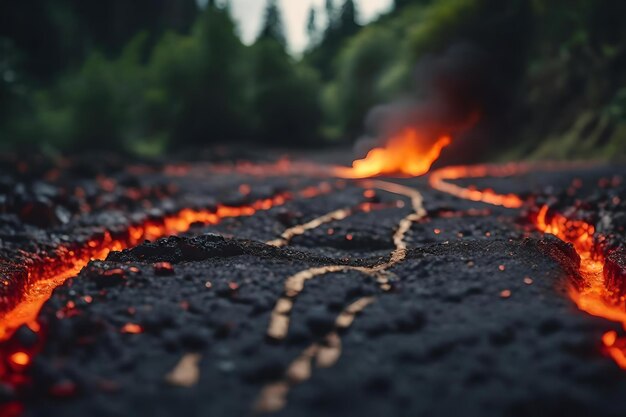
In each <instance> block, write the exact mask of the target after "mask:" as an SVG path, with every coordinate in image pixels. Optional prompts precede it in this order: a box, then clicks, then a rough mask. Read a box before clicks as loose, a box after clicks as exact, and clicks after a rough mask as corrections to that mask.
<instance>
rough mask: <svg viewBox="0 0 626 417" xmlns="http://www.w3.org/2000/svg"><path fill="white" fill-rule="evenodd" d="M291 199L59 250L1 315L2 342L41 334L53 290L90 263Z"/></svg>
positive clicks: (312, 192) (152, 223)
mask: <svg viewBox="0 0 626 417" xmlns="http://www.w3.org/2000/svg"><path fill="white" fill-rule="evenodd" d="M331 190H332V187H331V186H330V184H328V183H327V182H322V183H321V184H320V185H319V186H317V187H307V188H306V189H304V190H302V191H300V192H299V193H298V195H299V196H301V197H304V198H311V197H314V196H317V195H321V194H324V193H328V192H330V191H331ZM291 197H292V196H291V194H290V193H282V194H278V195H276V196H274V197H271V198H265V199H261V200H257V201H254V202H252V203H251V204H249V205H245V206H240V207H233V206H225V205H219V206H218V207H217V208H216V209H215V210H192V209H183V210H181V211H179V212H178V213H176V214H173V215H168V216H165V217H163V218H162V219H160V220H149V221H146V222H145V223H143V224H139V225H134V226H130V227H129V228H128V230H127V231H126V233H125V234H124V236H121V237H113V236H112V235H111V234H110V233H109V232H106V231H105V232H104V233H103V235H102V237H100V238H97V239H92V240H90V241H88V242H87V243H86V244H85V245H84V246H83V247H76V248H69V247H60V248H58V249H57V251H56V252H57V253H56V255H57V256H56V257H55V258H53V259H47V260H45V261H44V262H45V264H44V265H39V267H38V268H33V270H32V271H29V277H30V280H31V282H32V284H30V285H29V286H28V287H27V289H26V291H25V292H24V294H23V296H22V298H21V299H20V300H19V302H18V303H17V305H16V306H15V307H13V308H12V309H10V310H9V311H7V312H6V313H5V314H2V315H1V316H0V318H1V320H0V341H2V340H6V339H8V338H9V337H10V336H11V335H12V334H13V332H14V331H15V330H16V329H17V328H19V327H20V326H21V325H23V324H26V325H28V326H29V327H30V328H31V329H32V330H33V331H36V332H37V331H39V324H38V323H37V321H36V317H37V313H38V312H39V310H40V309H41V307H42V305H43V304H44V302H45V301H46V300H47V299H48V298H50V296H51V294H52V291H53V290H54V289H55V288H56V287H57V286H59V285H61V284H63V282H65V280H67V279H68V278H71V277H73V276H76V275H77V274H78V273H79V272H80V270H81V269H82V268H83V267H84V266H86V265H87V264H88V263H89V261H91V260H102V259H105V258H106V257H107V255H108V254H109V252H111V251H120V250H123V249H125V248H129V247H132V246H135V245H137V244H138V243H140V242H142V241H144V240H154V239H158V238H161V237H164V236H169V235H174V234H179V233H183V232H186V231H187V230H189V228H190V227H191V225H192V224H194V223H202V224H205V225H210V224H216V223H218V222H220V221H221V220H222V219H223V218H227V217H242V216H251V215H253V214H254V213H256V212H257V211H261V210H269V209H270V208H272V207H275V206H279V205H282V204H284V203H285V202H286V201H287V200H288V199H290V198H291Z"/></svg>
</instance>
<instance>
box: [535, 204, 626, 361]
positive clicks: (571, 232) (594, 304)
mask: <svg viewBox="0 0 626 417" xmlns="http://www.w3.org/2000/svg"><path fill="white" fill-rule="evenodd" d="M535 225H536V226H537V228H538V229H539V230H541V231H542V232H544V233H551V234H553V235H555V236H556V237H558V238H559V239H561V240H563V241H565V242H569V243H571V244H572V245H573V246H574V249H575V250H576V253H578V256H579V257H580V275H581V277H582V278H583V283H582V285H581V286H580V288H574V287H572V288H571V289H570V297H571V298H572V300H573V301H574V302H575V303H576V305H577V306H578V308H579V309H581V310H583V311H585V312H586V313H589V314H591V315H592V316H596V317H602V318H604V319H607V320H610V321H614V322H617V323H621V324H622V325H623V326H624V328H625V329H626V309H625V308H624V299H623V297H621V298H620V297H619V296H618V295H617V294H615V293H614V291H613V290H612V289H611V288H609V286H607V283H606V280H605V275H604V267H605V259H604V255H603V253H602V251H601V249H600V248H599V247H598V245H597V241H596V240H595V239H594V236H595V228H594V226H593V225H591V224H589V223H587V222H585V221H582V220H572V219H568V218H567V217H565V216H564V215H562V214H559V213H553V214H550V212H549V208H548V206H543V207H542V208H541V209H540V210H539V213H538V214H537V218H536V221H535ZM602 343H603V345H604V346H605V350H606V352H607V353H608V354H609V356H611V358H613V360H614V361H615V363H617V364H618V365H619V367H620V368H622V369H626V336H621V337H619V336H618V335H617V332H615V331H609V332H606V333H605V334H604V336H603V337H602Z"/></svg>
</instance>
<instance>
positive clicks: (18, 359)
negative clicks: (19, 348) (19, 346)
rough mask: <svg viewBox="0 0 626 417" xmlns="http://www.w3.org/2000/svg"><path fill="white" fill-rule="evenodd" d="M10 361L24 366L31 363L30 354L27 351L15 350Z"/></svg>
mask: <svg viewBox="0 0 626 417" xmlns="http://www.w3.org/2000/svg"><path fill="white" fill-rule="evenodd" d="M9 361H10V362H11V363H12V364H13V365H15V366H18V367H23V366H26V365H28V364H29V363H30V356H28V354H27V353H25V352H15V353H14V354H12V355H11V356H10V357H9Z"/></svg>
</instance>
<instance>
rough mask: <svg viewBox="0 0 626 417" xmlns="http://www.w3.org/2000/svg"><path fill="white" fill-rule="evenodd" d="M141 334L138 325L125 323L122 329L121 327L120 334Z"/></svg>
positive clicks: (140, 328) (141, 330)
mask: <svg viewBox="0 0 626 417" xmlns="http://www.w3.org/2000/svg"><path fill="white" fill-rule="evenodd" d="M141 332H143V329H142V327H141V326H140V325H138V324H135V323H126V324H125V325H124V326H123V327H122V333H130V334H137V333H141Z"/></svg>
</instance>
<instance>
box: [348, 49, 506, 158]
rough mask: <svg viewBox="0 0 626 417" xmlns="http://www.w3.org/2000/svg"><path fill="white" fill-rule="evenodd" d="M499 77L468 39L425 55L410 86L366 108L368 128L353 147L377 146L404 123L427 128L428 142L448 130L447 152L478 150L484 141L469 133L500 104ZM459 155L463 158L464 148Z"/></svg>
mask: <svg viewBox="0 0 626 417" xmlns="http://www.w3.org/2000/svg"><path fill="white" fill-rule="evenodd" d="M499 79H500V75H499V74H498V70H497V66H496V65H494V63H493V62H492V59H491V58H490V56H489V54H487V53H486V52H485V51H484V50H482V49H481V48H479V47H477V46H475V45H473V44H470V43H458V44H454V45H452V46H450V47H449V48H448V49H447V50H446V51H445V52H443V53H442V54H438V55H435V54H433V55H429V56H426V57H424V58H423V59H422V60H420V62H419V63H418V64H417V66H416V68H415V71H414V76H413V81H414V90H413V91H412V92H410V94H408V95H407V96H406V97H403V98H402V99H400V100H397V101H395V102H393V103H389V104H384V105H380V106H377V107H375V108H373V109H372V110H371V111H370V112H369V114H368V116H367V119H366V122H365V124H366V132H367V133H366V136H365V137H364V138H362V139H361V140H359V141H358V143H357V152H358V153H359V154H363V153H365V152H367V150H369V149H371V148H372V147H374V146H381V145H383V144H384V143H385V141H386V140H387V139H388V138H389V137H391V136H392V135H394V134H396V133H398V132H399V131H401V130H403V129H405V128H407V127H414V128H416V129H418V130H419V131H421V132H424V133H426V135H425V136H427V137H429V138H432V141H433V143H434V142H435V141H436V140H437V138H438V137H439V136H440V135H441V134H451V135H453V139H454V141H453V145H452V146H451V147H450V149H449V150H446V151H445V152H446V155H447V154H450V153H452V152H454V153H457V152H459V153H465V152H462V148H464V147H468V148H471V149H474V150H475V152H480V151H481V147H482V146H483V145H484V143H481V141H480V139H478V138H476V137H474V136H475V135H476V133H477V132H478V131H480V130H481V129H484V127H485V126H486V125H488V119H490V118H493V117H494V116H495V115H496V114H497V113H498V111H499V110H498V108H499V107H501V105H502V104H501V103H502V102H503V94H502V93H503V92H502V89H501V88H499V86H500V85H501V83H500V81H499ZM468 132H472V134H471V135H468ZM468 136H472V140H471V142H472V143H471V146H468V145H467V144H466V142H467V141H468ZM463 156H464V157H465V158H467V157H468V155H467V154H466V153H465V155H463ZM448 159H455V158H451V157H449V158H448Z"/></svg>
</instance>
